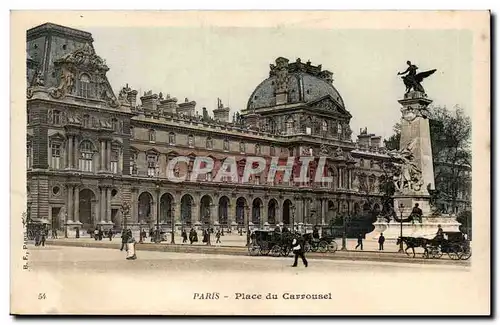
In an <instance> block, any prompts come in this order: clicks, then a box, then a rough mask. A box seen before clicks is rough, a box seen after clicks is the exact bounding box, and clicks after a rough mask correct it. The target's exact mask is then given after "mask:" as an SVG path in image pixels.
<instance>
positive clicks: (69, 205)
mask: <svg viewBox="0 0 500 325" xmlns="http://www.w3.org/2000/svg"><path fill="white" fill-rule="evenodd" d="M66 211H67V214H68V219H67V220H68V221H73V185H68V200H67V203H66Z"/></svg>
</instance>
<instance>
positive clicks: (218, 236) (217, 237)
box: [215, 230, 222, 244]
mask: <svg viewBox="0 0 500 325" xmlns="http://www.w3.org/2000/svg"><path fill="white" fill-rule="evenodd" d="M220 235H221V234H220V230H217V233H216V234H215V238H216V239H217V240H216V241H215V243H216V244H222V243H221V241H220Z"/></svg>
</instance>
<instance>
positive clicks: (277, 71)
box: [274, 57, 300, 105]
mask: <svg viewBox="0 0 500 325" xmlns="http://www.w3.org/2000/svg"><path fill="white" fill-rule="evenodd" d="M299 62H300V61H299ZM274 75H275V76H276V86H275V94H276V105H283V104H286V103H288V79H289V75H288V59H285V58H283V57H279V58H277V59H276V66H275V67H274Z"/></svg>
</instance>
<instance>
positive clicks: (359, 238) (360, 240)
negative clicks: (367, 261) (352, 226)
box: [355, 234, 363, 250]
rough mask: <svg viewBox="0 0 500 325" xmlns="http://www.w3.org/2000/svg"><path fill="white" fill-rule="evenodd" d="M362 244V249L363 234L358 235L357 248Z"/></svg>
mask: <svg viewBox="0 0 500 325" xmlns="http://www.w3.org/2000/svg"><path fill="white" fill-rule="evenodd" d="M360 246H361V250H363V235H362V234H359V235H358V244H357V245H356V248H355V249H358V247H360Z"/></svg>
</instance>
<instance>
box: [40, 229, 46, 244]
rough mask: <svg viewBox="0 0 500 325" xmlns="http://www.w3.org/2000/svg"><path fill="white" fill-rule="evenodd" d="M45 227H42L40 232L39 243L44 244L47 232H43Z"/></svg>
mask: <svg viewBox="0 0 500 325" xmlns="http://www.w3.org/2000/svg"><path fill="white" fill-rule="evenodd" d="M45 231H46V230H45V229H42V231H41V234H40V245H42V246H45V239H46V237H47V233H46V232H45Z"/></svg>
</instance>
